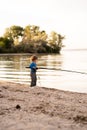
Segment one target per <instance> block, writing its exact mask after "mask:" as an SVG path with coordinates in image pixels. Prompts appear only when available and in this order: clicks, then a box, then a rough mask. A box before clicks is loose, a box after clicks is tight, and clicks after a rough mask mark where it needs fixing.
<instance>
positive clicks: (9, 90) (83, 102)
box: [0, 81, 87, 130]
mask: <svg viewBox="0 0 87 130" xmlns="http://www.w3.org/2000/svg"><path fill="white" fill-rule="evenodd" d="M0 130H87V94H85V93H74V92H68V91H61V90H56V89H50V88H40V87H35V88H30V87H29V86H28V85H23V84H22V85H21V84H16V83H10V82H2V81H0Z"/></svg>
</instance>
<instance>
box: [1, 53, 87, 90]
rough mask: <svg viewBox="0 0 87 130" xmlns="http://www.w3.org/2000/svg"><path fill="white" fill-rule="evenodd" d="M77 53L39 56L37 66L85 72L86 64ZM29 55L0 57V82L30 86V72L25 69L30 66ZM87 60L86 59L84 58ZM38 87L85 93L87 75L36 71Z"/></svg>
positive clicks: (86, 69) (86, 70)
mask: <svg viewBox="0 0 87 130" xmlns="http://www.w3.org/2000/svg"><path fill="white" fill-rule="evenodd" d="M79 55H80V54H79V53H77V52H73V53H72V54H71V55H70V52H63V53H62V54H61V55H39V56H38V57H39V60H38V66H40V67H48V68H50V67H52V68H61V69H69V70H72V69H73V70H78V71H84V72H87V68H86V66H87V62H86V61H85V60H84V59H83V57H84V56H85V58H86V56H87V55H83V56H82V55H81V57H80V58H79ZM29 58H30V55H28V54H21V55H0V80H7V81H12V82H17V83H24V84H30V76H29V75H30V71H29V69H26V68H25V67H26V66H28V65H29V64H30V60H29ZM86 59H87V58H86ZM37 75H38V83H37V84H38V86H45V87H53V88H58V89H63V90H71V91H77V92H87V75H80V74H75V73H67V72H63V71H54V70H40V69H39V70H38V72H37Z"/></svg>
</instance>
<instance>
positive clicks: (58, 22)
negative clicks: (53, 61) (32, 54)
mask: <svg viewBox="0 0 87 130" xmlns="http://www.w3.org/2000/svg"><path fill="white" fill-rule="evenodd" d="M28 24H31V25H38V26H40V28H41V30H46V31H47V32H48V33H49V32H51V31H56V32H58V33H60V34H62V35H65V36H66V40H65V41H64V42H65V45H66V47H67V48H87V0H0V34H3V32H4V30H5V28H7V27H10V26H11V25H20V26H26V25H28Z"/></svg>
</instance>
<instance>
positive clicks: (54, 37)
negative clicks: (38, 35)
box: [48, 31, 65, 52]
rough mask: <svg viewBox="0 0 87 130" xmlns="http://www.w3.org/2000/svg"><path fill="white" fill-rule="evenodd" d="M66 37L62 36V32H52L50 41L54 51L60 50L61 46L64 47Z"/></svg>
mask: <svg viewBox="0 0 87 130" xmlns="http://www.w3.org/2000/svg"><path fill="white" fill-rule="evenodd" d="M64 38H65V37H64V36H61V35H60V34H57V33H56V32H54V31H53V32H51V34H50V37H49V40H48V43H49V45H50V46H51V47H52V50H53V51H54V52H60V50H61V48H62V47H63V43H62V40H63V39H64Z"/></svg>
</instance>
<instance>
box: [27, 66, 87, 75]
mask: <svg viewBox="0 0 87 130" xmlns="http://www.w3.org/2000/svg"><path fill="white" fill-rule="evenodd" d="M26 68H30V67H26ZM38 69H46V70H58V71H65V72H70V73H79V74H85V75H87V73H86V72H79V71H74V70H65V69H56V68H43V67H40V68H38Z"/></svg>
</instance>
